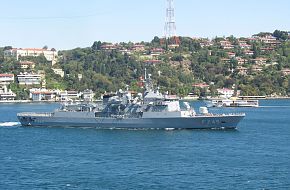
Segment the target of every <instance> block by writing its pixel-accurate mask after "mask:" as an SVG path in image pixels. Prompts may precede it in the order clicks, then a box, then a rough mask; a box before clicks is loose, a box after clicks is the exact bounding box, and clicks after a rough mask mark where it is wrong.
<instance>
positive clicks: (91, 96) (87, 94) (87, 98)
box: [83, 89, 95, 102]
mask: <svg viewBox="0 0 290 190" xmlns="http://www.w3.org/2000/svg"><path fill="white" fill-rule="evenodd" d="M94 96H95V94H94V92H93V91H92V90H89V89H87V90H85V91H83V98H84V101H87V102H91V101H93V99H94Z"/></svg>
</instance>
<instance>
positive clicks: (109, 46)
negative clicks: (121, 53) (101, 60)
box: [101, 44, 117, 51]
mask: <svg viewBox="0 0 290 190" xmlns="http://www.w3.org/2000/svg"><path fill="white" fill-rule="evenodd" d="M101 49H102V50H108V51H110V50H115V49H117V45H114V44H104V45H102V46H101Z"/></svg>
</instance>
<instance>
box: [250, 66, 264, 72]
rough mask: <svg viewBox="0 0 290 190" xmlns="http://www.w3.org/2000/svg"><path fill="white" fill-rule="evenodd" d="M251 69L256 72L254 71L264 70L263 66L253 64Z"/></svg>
mask: <svg viewBox="0 0 290 190" xmlns="http://www.w3.org/2000/svg"><path fill="white" fill-rule="evenodd" d="M251 69H252V72H254V73H259V72H261V71H263V67H261V66H258V65H253V66H252V68H251Z"/></svg>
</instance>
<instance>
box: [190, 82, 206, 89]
mask: <svg viewBox="0 0 290 190" xmlns="http://www.w3.org/2000/svg"><path fill="white" fill-rule="evenodd" d="M192 87H195V88H209V85H208V84H206V83H197V84H193V85H192Z"/></svg>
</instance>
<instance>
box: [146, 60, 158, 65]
mask: <svg viewBox="0 0 290 190" xmlns="http://www.w3.org/2000/svg"><path fill="white" fill-rule="evenodd" d="M144 63H145V64H147V65H156V64H160V63H161V60H155V59H153V60H146V61H144Z"/></svg>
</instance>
